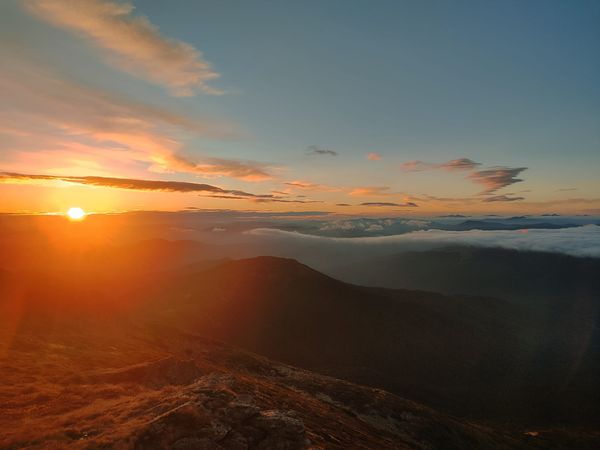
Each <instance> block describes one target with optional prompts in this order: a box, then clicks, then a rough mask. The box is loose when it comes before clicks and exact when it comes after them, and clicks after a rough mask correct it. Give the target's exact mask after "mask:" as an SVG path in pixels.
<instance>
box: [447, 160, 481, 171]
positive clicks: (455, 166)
mask: <svg viewBox="0 0 600 450" xmlns="http://www.w3.org/2000/svg"><path fill="white" fill-rule="evenodd" d="M480 165H481V163H478V162H475V161H473V160H471V159H469V158H459V159H453V160H451V161H448V162H445V163H444V164H441V165H440V168H442V169H444V170H473V169H475V168H476V167H477V166H480Z"/></svg>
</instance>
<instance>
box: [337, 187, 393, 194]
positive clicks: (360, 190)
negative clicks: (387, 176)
mask: <svg viewBox="0 0 600 450" xmlns="http://www.w3.org/2000/svg"><path fill="white" fill-rule="evenodd" d="M348 195H351V196H352V197H388V196H392V195H398V193H395V192H391V190H390V187H389V186H362V187H357V188H354V189H352V190H351V191H350V192H349V193H348Z"/></svg>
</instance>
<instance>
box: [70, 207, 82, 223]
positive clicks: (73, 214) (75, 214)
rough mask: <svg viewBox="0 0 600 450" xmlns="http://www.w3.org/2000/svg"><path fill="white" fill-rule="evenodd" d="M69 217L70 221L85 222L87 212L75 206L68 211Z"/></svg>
mask: <svg viewBox="0 0 600 450" xmlns="http://www.w3.org/2000/svg"><path fill="white" fill-rule="evenodd" d="M67 217H68V218H69V219H70V220H83V219H84V218H85V211H84V210H83V209H81V208H80V207H78V206H74V207H72V208H69V210H68V211H67Z"/></svg>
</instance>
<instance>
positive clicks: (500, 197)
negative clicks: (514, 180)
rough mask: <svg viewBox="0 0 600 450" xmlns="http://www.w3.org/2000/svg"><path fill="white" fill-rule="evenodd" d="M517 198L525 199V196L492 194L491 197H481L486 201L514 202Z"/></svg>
mask: <svg viewBox="0 0 600 450" xmlns="http://www.w3.org/2000/svg"><path fill="white" fill-rule="evenodd" d="M518 200H525V197H511V196H510V194H509V195H494V196H493V197H486V198H484V199H483V201H484V202H486V203H491V202H515V201H518Z"/></svg>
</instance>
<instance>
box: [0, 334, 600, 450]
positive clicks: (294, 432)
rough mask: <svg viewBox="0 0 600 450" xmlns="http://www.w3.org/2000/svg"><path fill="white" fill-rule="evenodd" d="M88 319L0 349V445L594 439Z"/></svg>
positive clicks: (416, 445) (439, 445)
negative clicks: (480, 421)
mask: <svg viewBox="0 0 600 450" xmlns="http://www.w3.org/2000/svg"><path fill="white" fill-rule="evenodd" d="M98 325H102V328H103V331H100V329H99V330H98V332H96V331H93V330H90V329H87V330H86V331H85V332H80V331H76V329H70V330H67V329H62V330H61V331H49V330H46V331H45V332H44V333H40V330H37V331H34V330H30V331H25V330H22V332H21V333H20V334H18V335H17V336H13V339H12V342H11V345H10V349H9V351H7V352H3V353H2V355H1V356H2V365H0V376H1V377H2V380H3V385H2V387H1V388H0V447H2V448H7V449H16V448H19V449H41V448H56V449H62V448H88V449H89V448H103V449H140V448H143V449H163V448H169V449H211V450H212V449H217V450H218V449H247V448H253V449H307V448H309V447H310V448H313V449H316V448H327V449H347V448H353V449H431V448H436V449H464V448H478V449H495V448H523V449H526V448H553V447H549V446H547V444H548V443H549V442H550V443H554V444H561V445H562V444H565V443H573V442H577V441H576V440H579V441H580V442H581V443H583V444H584V447H581V448H585V445H587V446H588V448H592V447H591V445H593V444H594V442H595V440H597V436H595V435H593V434H579V435H578V437H573V436H571V435H568V434H565V433H562V434H560V433H558V434H557V433H556V432H554V431H550V430H548V431H545V432H542V433H541V434H540V435H538V436H535V437H534V436H530V435H527V434H525V433H524V430H518V429H505V430H501V429H496V428H491V427H487V426H482V425H477V424H474V423H470V422H468V421H464V420H458V419H455V418H452V417H449V416H446V415H444V414H441V413H438V412H436V411H434V410H432V409H430V408H427V407H424V406H421V405H419V404H416V403H413V402H410V401H407V400H403V399H401V398H399V397H396V396H395V395H392V394H389V393H387V392H384V391H381V390H376V389H369V388H365V387H360V386H357V385H354V384H351V383H347V382H344V381H340V380H336V379H333V378H329V377H325V376H322V375H317V374H314V373H311V372H307V371H304V370H300V369H297V368H294V367H291V366H287V365H284V364H281V363H277V362H274V361H271V360H268V359H266V358H264V357H260V356H258V355H254V354H251V353H247V352H243V351H241V350H238V349H235V348H233V347H230V346H227V345H223V344H220V343H218V342H214V341H209V340H206V339H203V338H200V337H197V336H193V335H189V334H187V335H186V334H179V333H177V332H175V331H174V330H168V329H164V328H160V329H158V328H154V329H152V328H147V327H145V326H132V329H130V330H129V331H126V332H123V330H119V329H116V328H114V327H111V326H110V324H107V323H105V324H101V323H98ZM155 333H159V334H160V338H158V337H153V335H154V334H155ZM2 337H3V338H5V337H6V336H2ZM574 439H576V440H574ZM554 444H553V445H554ZM555 448H560V447H558V446H557V447H555Z"/></svg>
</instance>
